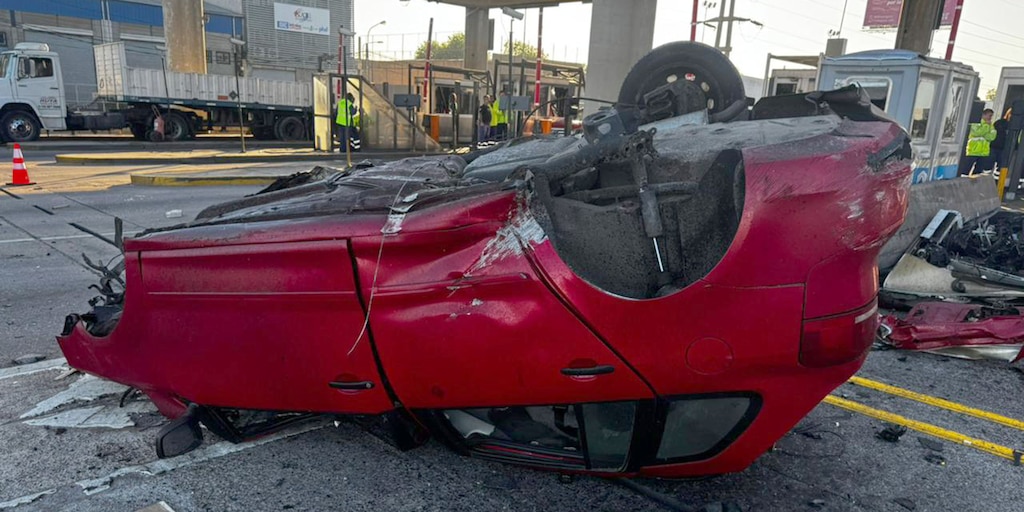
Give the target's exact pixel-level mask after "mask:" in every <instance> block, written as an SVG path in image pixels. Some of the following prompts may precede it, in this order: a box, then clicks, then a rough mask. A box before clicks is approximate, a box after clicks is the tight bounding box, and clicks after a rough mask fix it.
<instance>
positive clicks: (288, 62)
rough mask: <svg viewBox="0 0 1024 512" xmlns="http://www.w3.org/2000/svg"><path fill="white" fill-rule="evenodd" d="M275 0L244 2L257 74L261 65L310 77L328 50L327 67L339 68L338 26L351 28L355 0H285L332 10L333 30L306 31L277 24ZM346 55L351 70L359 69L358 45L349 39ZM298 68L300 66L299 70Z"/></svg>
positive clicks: (304, 78)
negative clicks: (320, 31) (295, 30)
mask: <svg viewBox="0 0 1024 512" xmlns="http://www.w3.org/2000/svg"><path fill="white" fill-rule="evenodd" d="M274 3H275V2H274V1H273V0H244V1H243V4H242V12H243V16H245V31H246V41H247V43H248V44H247V46H248V58H249V65H250V67H252V68H253V72H254V74H259V73H258V72H257V68H265V69H266V70H268V71H269V70H284V71H288V70H295V74H296V79H297V80H302V81H309V80H310V77H311V74H312V72H313V71H316V70H317V63H318V62H317V57H319V56H321V55H324V54H327V55H330V56H331V57H329V59H330V60H329V62H330V63H329V64H327V65H326V67H327V69H337V68H336V66H337V56H338V27H340V26H345V27H347V28H348V29H350V30H351V28H352V26H353V19H354V17H355V8H354V7H353V4H354V0H285V1H283V2H277V3H285V4H291V5H300V6H303V7H315V8H319V9H328V10H330V11H331V34H330V35H318V34H304V33H299V32H289V31H285V30H278V29H277V28H275V25H274ZM345 46H346V47H347V51H346V55H347V57H348V67H349V69H350V70H353V71H354V70H355V69H356V61H355V59H354V58H353V55H354V54H355V51H354V48H355V46H356V44H355V42H354V41H353V42H352V44H348V43H346V45H345ZM296 68H298V69H297V70H296Z"/></svg>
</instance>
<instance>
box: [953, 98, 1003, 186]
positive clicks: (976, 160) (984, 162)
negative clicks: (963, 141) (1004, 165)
mask: <svg viewBox="0 0 1024 512" xmlns="http://www.w3.org/2000/svg"><path fill="white" fill-rule="evenodd" d="M994 113H995V112H993V111H992V109H990V108H986V109H985V110H984V112H982V114H981V122H980V123H971V132H970V134H969V135H968V136H967V137H968V139H967V155H966V156H965V157H964V158H961V159H960V175H961V176H969V175H971V174H974V173H975V172H978V173H981V172H985V171H991V170H992V166H993V165H995V160H994V159H993V158H992V156H991V155H990V153H991V151H992V149H991V145H992V141H994V140H996V129H995V127H994V126H992V114H994Z"/></svg>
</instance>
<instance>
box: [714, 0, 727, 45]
mask: <svg viewBox="0 0 1024 512" xmlns="http://www.w3.org/2000/svg"><path fill="white" fill-rule="evenodd" d="M728 1H729V0H721V2H722V5H721V6H720V8H719V10H718V28H716V29H715V48H718V49H719V50H721V49H722V22H724V21H725V3H726V2H728Z"/></svg>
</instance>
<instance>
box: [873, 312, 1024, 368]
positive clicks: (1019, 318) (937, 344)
mask: <svg viewBox="0 0 1024 512" xmlns="http://www.w3.org/2000/svg"><path fill="white" fill-rule="evenodd" d="M882 324H883V333H885V332H888V334H887V335H886V336H885V340H886V341H888V342H889V343H890V344H892V345H893V346H894V347H896V348H899V349H904V350H922V351H928V352H936V353H940V354H945V355H951V356H955V357H966V358H971V359H976V358H981V357H986V358H994V359H1007V358H1008V357H1009V359H1008V360H1010V361H1011V362H1016V361H1019V360H1020V359H1021V358H1022V357H1024V351H1022V349H1021V347H1022V345H1024V310H1022V309H1020V308H993V307H989V306H981V305H977V304H956V303H951V302H925V303H921V304H918V305H916V306H914V307H913V308H912V309H911V310H910V312H909V313H907V315H906V317H905V318H899V317H897V316H895V315H888V316H886V317H884V318H883V319H882ZM890 330H891V332H889V331H890Z"/></svg>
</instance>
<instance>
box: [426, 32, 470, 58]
mask: <svg viewBox="0 0 1024 512" xmlns="http://www.w3.org/2000/svg"><path fill="white" fill-rule="evenodd" d="M465 54H466V34H464V33H462V32H458V33H455V34H452V35H451V36H450V37H449V38H448V40H447V41H445V42H443V43H434V44H433V48H431V51H430V58H431V59H461V58H463V57H464V56H465ZM416 58H417V59H425V58H427V42H426V41H424V42H423V43H421V44H420V46H419V47H418V48H416Z"/></svg>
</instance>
